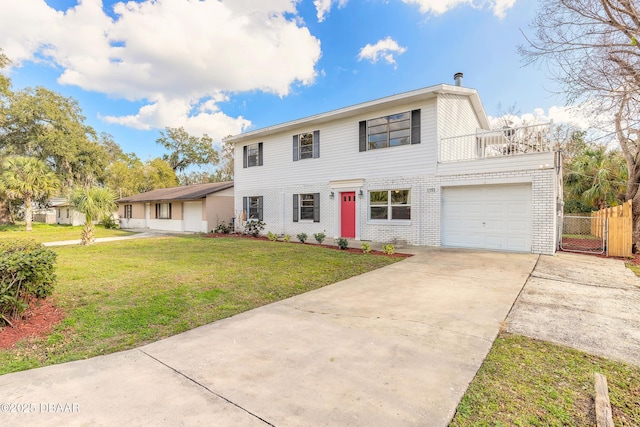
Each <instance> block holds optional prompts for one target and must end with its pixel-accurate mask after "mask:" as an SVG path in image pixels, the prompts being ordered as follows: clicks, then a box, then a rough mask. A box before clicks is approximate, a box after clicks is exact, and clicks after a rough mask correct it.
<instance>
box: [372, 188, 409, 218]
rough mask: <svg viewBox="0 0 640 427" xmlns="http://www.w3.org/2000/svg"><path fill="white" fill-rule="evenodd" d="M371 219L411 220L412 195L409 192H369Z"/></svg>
mask: <svg viewBox="0 0 640 427" xmlns="http://www.w3.org/2000/svg"><path fill="white" fill-rule="evenodd" d="M369 219H372V220H399V219H411V193H410V191H409V190H384V191H370V192H369Z"/></svg>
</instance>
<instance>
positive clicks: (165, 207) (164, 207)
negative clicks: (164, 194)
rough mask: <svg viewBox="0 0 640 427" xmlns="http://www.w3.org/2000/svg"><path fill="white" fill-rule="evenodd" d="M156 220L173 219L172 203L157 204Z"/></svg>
mask: <svg viewBox="0 0 640 427" xmlns="http://www.w3.org/2000/svg"><path fill="white" fill-rule="evenodd" d="M156 218H157V219H171V203H157V204H156Z"/></svg>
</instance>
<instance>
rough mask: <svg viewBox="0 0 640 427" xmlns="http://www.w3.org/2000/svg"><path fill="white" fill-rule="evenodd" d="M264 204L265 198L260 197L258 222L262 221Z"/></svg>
mask: <svg viewBox="0 0 640 427" xmlns="http://www.w3.org/2000/svg"><path fill="white" fill-rule="evenodd" d="M260 148H262V142H261V143H260ZM262 202H263V197H262V196H259V197H258V221H262V218H263V217H262V206H263V205H262Z"/></svg>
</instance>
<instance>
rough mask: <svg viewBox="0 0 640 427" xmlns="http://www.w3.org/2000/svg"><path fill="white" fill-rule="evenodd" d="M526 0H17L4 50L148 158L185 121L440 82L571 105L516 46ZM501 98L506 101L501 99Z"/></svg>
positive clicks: (280, 114) (280, 117)
mask: <svg viewBox="0 0 640 427" xmlns="http://www.w3.org/2000/svg"><path fill="white" fill-rule="evenodd" d="M536 5H537V2H534V1H530V0H526V1H525V0H485V1H480V0H315V1H313V0H302V1H295V0H260V1H257V0H224V1H219V0H153V1H152V0H146V1H142V0H138V1H135V2H134V1H129V2H126V3H125V2H116V1H111V0H104V1H100V0H82V1H79V0H20V1H11V2H9V3H8V4H4V5H3V13H2V14H1V15H0V48H2V49H3V50H4V52H5V54H6V55H7V56H9V58H10V59H12V60H13V62H14V64H13V66H12V67H11V68H10V69H9V70H8V73H9V76H10V77H11V79H12V83H13V86H14V88H16V89H19V88H23V87H27V86H45V87H47V88H50V89H53V90H55V91H57V92H59V93H62V94H63V95H65V96H72V97H74V98H75V99H77V100H78V102H79V104H80V106H81V108H82V110H83V112H84V115H85V116H86V117H87V123H88V124H90V125H91V126H93V127H94V128H95V129H96V130H98V131H99V132H107V133H110V134H111V135H113V137H114V139H115V141H116V142H117V143H118V144H120V146H121V147H122V148H123V150H124V151H125V152H135V153H136V154H137V155H138V156H139V157H140V158H142V159H143V160H145V159H149V158H151V157H155V156H159V155H161V154H162V148H161V147H160V146H158V145H157V144H156V142H155V140H156V139H157V138H158V137H159V136H160V133H159V131H160V130H161V129H163V128H164V127H166V126H169V127H179V126H183V127H185V129H187V130H188V131H189V132H190V133H192V134H194V135H201V134H202V133H207V134H208V135H210V136H211V137H212V138H213V139H214V141H217V142H219V141H220V139H221V138H223V137H224V136H226V135H229V134H237V133H239V132H241V131H247V130H251V129H257V128H262V127H265V126H270V125H274V124H278V123H282V122H285V121H289V120H294V119H297V118H301V117H306V116H309V115H313V114H317V113H321V112H324V111H328V110H332V109H336V108H340V107H345V106H349V105H352V104H356V103H359V102H364V101H368V100H371V99H376V98H380V97H384V96H388V95H392V94H395V93H400V92H405V91H409V90H413V89H418V88H421V87H426V86H431V85H434V84H439V83H451V84H453V74H454V73H455V72H458V71H462V72H463V73H464V81H463V85H464V86H467V87H472V88H475V89H477V90H478V92H479V94H480V98H481V99H482V102H483V104H484V107H485V110H486V111H487V114H488V115H490V116H498V115H500V114H501V113H502V112H504V110H506V109H508V108H509V107H510V106H512V105H514V104H515V105H516V107H517V110H519V112H520V113H522V114H531V115H533V116H536V117H542V118H547V117H554V116H558V117H554V118H555V119H556V120H558V118H559V117H560V116H562V115H563V114H564V113H563V112H564V110H563V108H562V106H563V100H562V98H561V97H559V96H557V95H554V93H553V92H554V91H555V86H554V83H553V82H552V81H551V80H549V79H548V78H546V76H545V70H544V69H540V67H538V66H528V67H524V66H523V63H522V60H521V58H520V57H519V56H518V54H517V50H516V49H517V45H518V44H521V43H523V42H524V41H525V40H524V37H523V36H522V34H521V30H522V31H524V32H525V33H529V34H530V30H529V28H528V25H529V23H530V22H531V20H532V18H533V17H534V15H535V9H536ZM500 106H501V107H502V110H501V109H500Z"/></svg>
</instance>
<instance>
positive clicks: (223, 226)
mask: <svg viewBox="0 0 640 427" xmlns="http://www.w3.org/2000/svg"><path fill="white" fill-rule="evenodd" d="M232 231H233V225H232V224H230V223H229V224H227V223H226V222H224V221H222V222H221V223H220V224H218V226H217V227H216V228H214V229H213V232H214V233H220V234H229V233H231V232H232Z"/></svg>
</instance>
